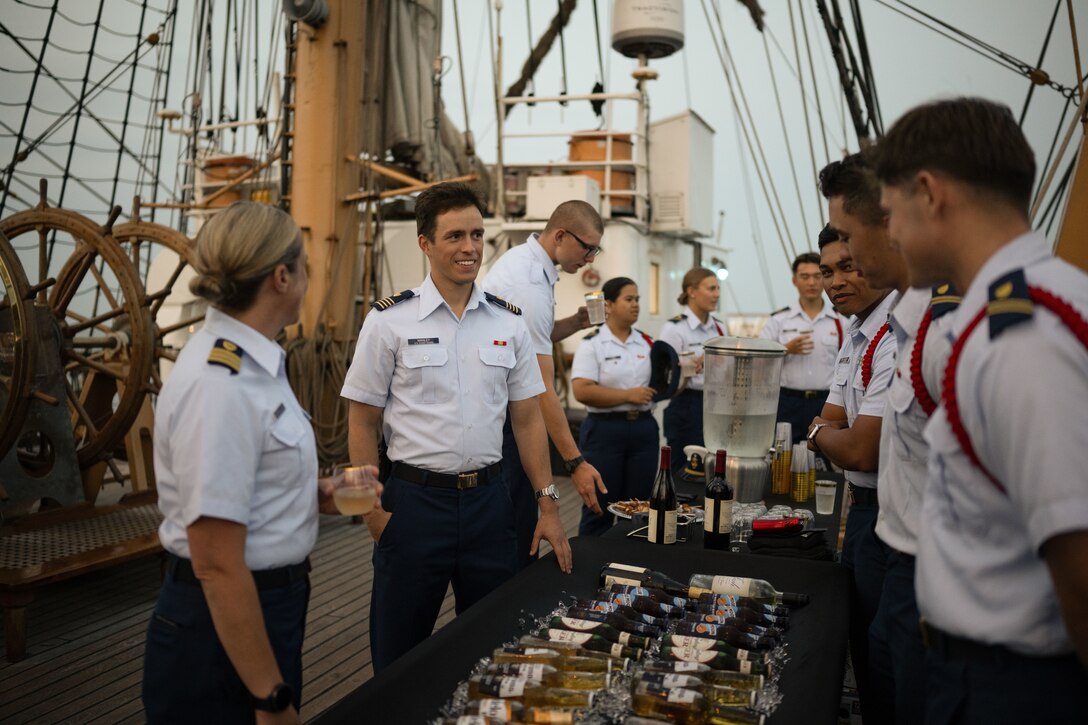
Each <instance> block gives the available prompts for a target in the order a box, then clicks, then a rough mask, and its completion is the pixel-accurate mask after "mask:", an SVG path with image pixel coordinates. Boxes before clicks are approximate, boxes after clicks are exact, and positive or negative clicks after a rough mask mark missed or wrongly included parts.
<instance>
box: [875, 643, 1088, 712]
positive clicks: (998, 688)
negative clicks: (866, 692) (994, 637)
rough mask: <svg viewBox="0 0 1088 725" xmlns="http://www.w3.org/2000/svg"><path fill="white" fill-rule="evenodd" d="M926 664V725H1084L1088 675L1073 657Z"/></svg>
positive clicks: (935, 655)
mask: <svg viewBox="0 0 1088 725" xmlns="http://www.w3.org/2000/svg"><path fill="white" fill-rule="evenodd" d="M926 664H927V665H928V692H927V699H926V720H925V722H926V723H927V725H951V724H952V723H956V725H989V724H990V723H1046V724H1047V725H1073V724H1074V723H1083V722H1085V719H1086V717H1085V708H1084V693H1085V691H1086V690H1088V672H1086V670H1085V668H1084V666H1083V665H1082V664H1081V663H1080V661H1079V660H1078V659H1077V658H1076V656H1075V655H1068V656H1066V657H1021V656H1018V655H1014V654H1011V653H1007V656H999V657H995V658H994V659H993V660H992V661H986V662H983V661H978V660H972V661H964V660H961V659H956V658H953V657H949V656H948V655H947V654H946V653H944V652H941V651H939V650H927V651H926ZM863 715H864V713H863Z"/></svg>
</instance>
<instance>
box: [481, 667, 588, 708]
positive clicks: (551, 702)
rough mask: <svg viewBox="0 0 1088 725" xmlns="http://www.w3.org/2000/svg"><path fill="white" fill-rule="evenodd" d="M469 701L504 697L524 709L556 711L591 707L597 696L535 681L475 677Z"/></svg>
mask: <svg viewBox="0 0 1088 725" xmlns="http://www.w3.org/2000/svg"><path fill="white" fill-rule="evenodd" d="M468 696H469V699H473V700H476V699H481V698H485V697H501V698H503V699H509V700H518V701H519V702H521V704H523V705H538V706H540V705H544V706H554V707H590V706H592V705H593V693H592V692H590V691H588V690H568V689H563V688H558V687H545V686H544V685H542V684H541V683H539V682H536V681H534V680H523V679H521V678H520V677H509V676H503V675H475V676H473V677H470V678H469V679H468Z"/></svg>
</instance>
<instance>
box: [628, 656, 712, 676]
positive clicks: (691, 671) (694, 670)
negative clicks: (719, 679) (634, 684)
mask: <svg viewBox="0 0 1088 725" xmlns="http://www.w3.org/2000/svg"><path fill="white" fill-rule="evenodd" d="M639 667H641V668H642V670H643V671H644V672H679V673H682V674H687V675H694V676H695V677H698V678H699V679H701V680H705V679H706V674H707V673H708V672H711V671H712V670H711V669H710V667H709V666H708V665H704V664H703V663H702V662H681V661H679V660H655V661H653V662H643V663H642V664H641V665H639Z"/></svg>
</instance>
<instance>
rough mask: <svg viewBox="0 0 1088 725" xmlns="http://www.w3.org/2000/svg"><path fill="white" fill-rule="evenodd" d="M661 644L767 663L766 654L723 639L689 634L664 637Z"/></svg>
mask: <svg viewBox="0 0 1088 725" xmlns="http://www.w3.org/2000/svg"><path fill="white" fill-rule="evenodd" d="M663 644H667V645H669V646H670V647H681V648H683V647H690V648H691V649H698V650H714V651H715V652H720V653H721V654H724V655H729V656H730V657H734V658H736V659H738V660H749V661H751V662H767V661H768V659H769V657H768V655H767V653H766V652H759V651H756V650H750V649H744V648H743V647H735V646H733V645H731V644H729V643H728V642H726V641H725V640H723V639H714V638H711V637H695V636H693V635H690V634H669V635H666V636H665V641H664V642H663Z"/></svg>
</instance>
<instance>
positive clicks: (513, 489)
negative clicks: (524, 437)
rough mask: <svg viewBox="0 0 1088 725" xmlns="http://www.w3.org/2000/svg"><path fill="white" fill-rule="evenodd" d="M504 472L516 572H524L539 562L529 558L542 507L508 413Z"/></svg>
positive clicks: (503, 439) (503, 442)
mask: <svg viewBox="0 0 1088 725" xmlns="http://www.w3.org/2000/svg"><path fill="white" fill-rule="evenodd" d="M502 472H503V476H504V477H505V478H506V486H507V489H508V490H509V492H510V502H511V504H512V505H513V507H514V538H515V540H516V542H517V571H521V570H522V569H524V568H525V567H527V566H529V565H530V564H532V563H533V562H534V561H535V560H536V556H530V555H529V549H531V548H532V547H533V534H534V533H535V532H536V521H537V519H538V518H539V516H540V508H539V507H538V506H537V504H536V492H535V491H533V483H532V481H530V480H529V476H528V474H526V473H525V469H524V468H522V467H521V454H520V453H519V452H518V442H517V440H515V439H514V429H513V427H512V426H511V424H510V413H509V411H507V413H506V423H505V424H504V425H503V428H502ZM605 485H608V484H605Z"/></svg>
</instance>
